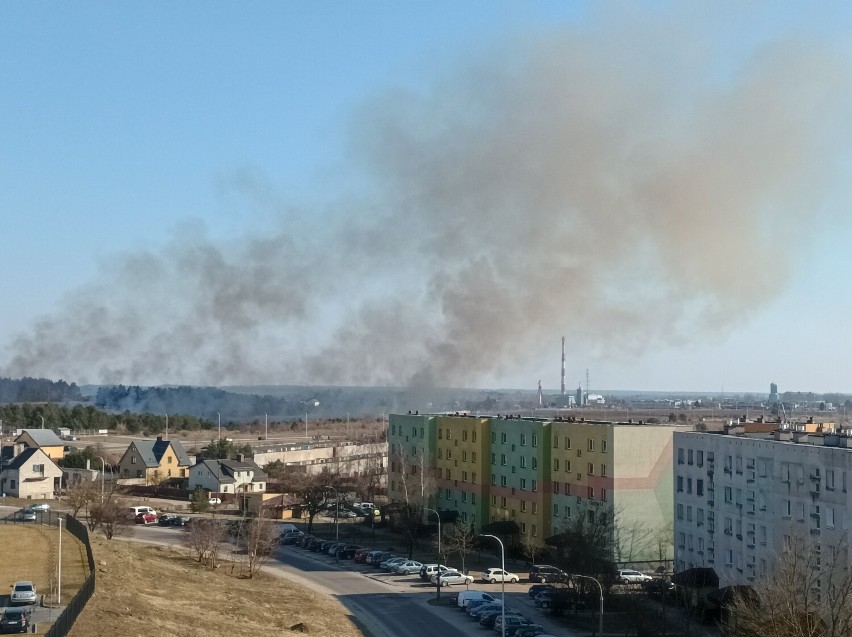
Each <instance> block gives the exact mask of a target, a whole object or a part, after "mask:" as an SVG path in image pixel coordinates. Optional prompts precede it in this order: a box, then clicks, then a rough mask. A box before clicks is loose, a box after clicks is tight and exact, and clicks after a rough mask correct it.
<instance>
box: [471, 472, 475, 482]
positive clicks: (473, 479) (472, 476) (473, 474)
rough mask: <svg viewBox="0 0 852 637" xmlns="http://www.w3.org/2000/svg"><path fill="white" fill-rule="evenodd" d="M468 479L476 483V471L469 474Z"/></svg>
mask: <svg viewBox="0 0 852 637" xmlns="http://www.w3.org/2000/svg"><path fill="white" fill-rule="evenodd" d="M470 481H471V482H473V484H476V471H474V472H472V473H471V474H470Z"/></svg>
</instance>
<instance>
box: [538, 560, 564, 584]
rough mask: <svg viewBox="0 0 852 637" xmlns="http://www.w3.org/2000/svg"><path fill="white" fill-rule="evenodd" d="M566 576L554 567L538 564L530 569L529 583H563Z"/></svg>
mask: <svg viewBox="0 0 852 637" xmlns="http://www.w3.org/2000/svg"><path fill="white" fill-rule="evenodd" d="M567 579H568V576H567V575H566V574H565V573H563V572H562V571H561V570H560V569H558V568H556V567H555V566H550V565H548V564H538V565H536V566H531V567H530V581H531V582H540V583H541V584H546V583H547V582H564V581H566V580H567Z"/></svg>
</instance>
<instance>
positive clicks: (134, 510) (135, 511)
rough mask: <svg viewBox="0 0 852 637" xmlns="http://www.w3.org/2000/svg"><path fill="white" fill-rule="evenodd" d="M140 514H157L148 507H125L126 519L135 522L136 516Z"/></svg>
mask: <svg viewBox="0 0 852 637" xmlns="http://www.w3.org/2000/svg"><path fill="white" fill-rule="evenodd" d="M140 513H153V514H154V515H157V512H156V511H155V510H154V509H152V508H151V507H149V506H135V507H127V517H128V518H129V519H131V520H135V519H136V516H137V515H139V514H140Z"/></svg>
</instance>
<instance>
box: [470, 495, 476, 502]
mask: <svg viewBox="0 0 852 637" xmlns="http://www.w3.org/2000/svg"><path fill="white" fill-rule="evenodd" d="M470 503H471V504H476V494H475V493H471V494H470Z"/></svg>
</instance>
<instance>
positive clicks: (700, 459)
mask: <svg viewBox="0 0 852 637" xmlns="http://www.w3.org/2000/svg"><path fill="white" fill-rule="evenodd" d="M695 464H697V465H698V466H699V467H703V466H704V452H703V451H702V450H701V449H699V450H698V451H696V452H695Z"/></svg>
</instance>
